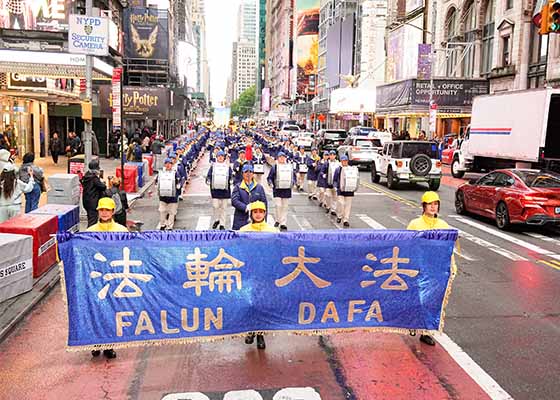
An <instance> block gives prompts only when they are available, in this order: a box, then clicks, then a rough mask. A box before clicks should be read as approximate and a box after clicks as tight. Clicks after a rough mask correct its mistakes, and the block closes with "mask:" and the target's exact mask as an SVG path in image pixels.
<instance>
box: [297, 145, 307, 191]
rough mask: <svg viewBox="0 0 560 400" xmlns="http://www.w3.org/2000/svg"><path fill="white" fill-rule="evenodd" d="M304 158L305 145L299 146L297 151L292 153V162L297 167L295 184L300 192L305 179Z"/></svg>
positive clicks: (305, 167)
mask: <svg viewBox="0 0 560 400" xmlns="http://www.w3.org/2000/svg"><path fill="white" fill-rule="evenodd" d="M306 159H307V156H306V155H305V147H303V146H299V151H298V152H297V153H296V154H294V162H295V165H296V168H297V171H296V172H297V181H296V186H297V188H298V190H299V191H300V192H303V183H304V181H305V174H306V173H307V170H308V169H307V163H306V161H307V160H306ZM302 171H303V172H302Z"/></svg>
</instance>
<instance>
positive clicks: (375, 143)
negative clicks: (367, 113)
mask: <svg viewBox="0 0 560 400" xmlns="http://www.w3.org/2000/svg"><path fill="white" fill-rule="evenodd" d="M355 146H359V147H381V141H380V140H379V139H370V140H362V139H360V140H356V142H355Z"/></svg>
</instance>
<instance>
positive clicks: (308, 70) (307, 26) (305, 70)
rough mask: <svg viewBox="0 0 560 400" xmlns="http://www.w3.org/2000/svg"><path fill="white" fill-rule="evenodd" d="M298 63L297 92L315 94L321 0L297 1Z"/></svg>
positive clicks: (296, 54)
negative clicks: (311, 78) (314, 76)
mask: <svg viewBox="0 0 560 400" xmlns="http://www.w3.org/2000/svg"><path fill="white" fill-rule="evenodd" d="M296 5H297V6H296V53H295V56H296V64H297V93H298V94H299V95H303V96H305V95H315V94H316V87H315V81H314V80H310V76H312V75H317V64H318V61H319V0H297V2H296Z"/></svg>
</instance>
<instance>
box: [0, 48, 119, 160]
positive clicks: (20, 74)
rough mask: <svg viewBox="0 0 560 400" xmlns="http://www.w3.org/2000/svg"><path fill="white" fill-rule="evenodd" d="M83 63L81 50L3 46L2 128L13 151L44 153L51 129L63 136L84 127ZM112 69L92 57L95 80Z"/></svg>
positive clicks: (0, 60)
mask: <svg viewBox="0 0 560 400" xmlns="http://www.w3.org/2000/svg"><path fill="white" fill-rule="evenodd" d="M85 63H86V58H85V56H82V55H75V54H68V53H56V52H44V51H20V50H5V49H0V129H1V132H2V133H7V134H8V136H9V138H10V142H11V143H10V144H11V145H12V147H13V150H12V151H14V152H16V151H17V153H18V155H19V156H20V157H21V156H22V155H23V154H25V153H26V152H33V153H35V155H36V156H40V157H44V156H46V155H48V151H47V149H48V146H49V140H50V138H51V137H52V133H53V132H55V131H57V132H58V133H59V134H60V136H61V139H62V141H63V142H64V140H65V136H66V134H67V132H68V131H71V130H73V131H75V132H77V133H80V132H81V131H82V130H83V121H82V120H81V109H80V105H79V103H80V79H83V77H85ZM112 69H113V68H112V67H111V66H110V65H109V64H107V63H105V62H103V61H101V60H99V59H98V58H94V59H93V79H94V82H99V81H103V80H108V79H110V77H111V74H112ZM57 114H60V115H57ZM80 128H81V129H80Z"/></svg>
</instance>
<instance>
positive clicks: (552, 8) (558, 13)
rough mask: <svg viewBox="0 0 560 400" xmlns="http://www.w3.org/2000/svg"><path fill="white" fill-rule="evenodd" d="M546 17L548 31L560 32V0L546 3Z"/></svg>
mask: <svg viewBox="0 0 560 400" xmlns="http://www.w3.org/2000/svg"><path fill="white" fill-rule="evenodd" d="M548 5H549V9H548V19H549V27H550V28H549V29H550V32H554V33H560V2H558V1H556V0H555V1H550V2H549V3H548Z"/></svg>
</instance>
